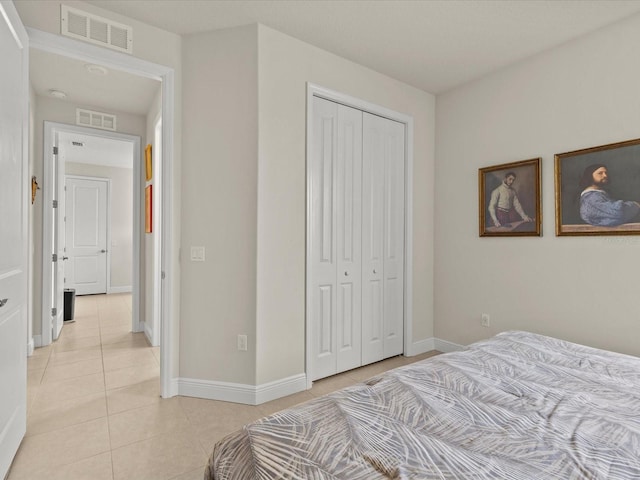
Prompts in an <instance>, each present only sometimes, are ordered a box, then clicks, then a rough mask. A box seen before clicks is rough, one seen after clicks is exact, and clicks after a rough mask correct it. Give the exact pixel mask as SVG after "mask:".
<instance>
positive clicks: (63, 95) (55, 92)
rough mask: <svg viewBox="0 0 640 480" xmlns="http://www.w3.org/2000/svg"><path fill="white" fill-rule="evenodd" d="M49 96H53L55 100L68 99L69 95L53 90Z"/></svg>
mask: <svg viewBox="0 0 640 480" xmlns="http://www.w3.org/2000/svg"><path fill="white" fill-rule="evenodd" d="M49 95H51V96H52V97H54V98H67V94H66V93H64V92H63V91H62V90H55V89H51V90H49Z"/></svg>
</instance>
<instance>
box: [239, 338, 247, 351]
mask: <svg viewBox="0 0 640 480" xmlns="http://www.w3.org/2000/svg"><path fill="white" fill-rule="evenodd" d="M238 350H242V351H244V352H246V351H247V336H246V335H238Z"/></svg>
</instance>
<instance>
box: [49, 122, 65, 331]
mask: <svg viewBox="0 0 640 480" xmlns="http://www.w3.org/2000/svg"><path fill="white" fill-rule="evenodd" d="M58 144H59V142H58V134H57V133H56V134H55V138H54V150H53V156H52V163H53V173H54V177H53V178H55V179H57V181H56V182H55V183H54V188H53V206H52V210H51V214H52V215H53V223H52V225H53V234H52V236H51V240H52V243H53V244H52V246H51V247H52V249H51V251H52V252H53V258H52V260H51V261H52V266H51V275H52V278H51V280H52V286H53V288H52V291H51V306H52V310H51V317H52V318H51V327H52V329H51V336H52V339H53V340H57V339H58V337H59V336H60V331H61V330H62V325H63V323H64V270H65V262H64V259H65V258H66V256H65V253H64V247H65V236H66V229H65V227H64V222H65V194H64V160H62V159H61V158H60V155H58Z"/></svg>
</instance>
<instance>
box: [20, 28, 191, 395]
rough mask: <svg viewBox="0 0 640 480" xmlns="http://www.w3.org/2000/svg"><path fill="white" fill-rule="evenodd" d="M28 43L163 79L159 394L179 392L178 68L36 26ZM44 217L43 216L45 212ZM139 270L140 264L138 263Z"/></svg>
mask: <svg viewBox="0 0 640 480" xmlns="http://www.w3.org/2000/svg"><path fill="white" fill-rule="evenodd" d="M26 30H27V34H28V36H29V42H30V43H29V46H30V47H31V48H35V49H37V50H42V51H45V52H48V53H54V54H57V55H61V56H64V57H69V58H74V59H77V60H81V61H84V62H88V63H95V64H99V65H103V66H105V67H107V68H113V69H116V70H121V71H124V72H126V73H129V74H132V75H138V76H142V77H146V78H151V79H154V80H158V81H160V82H161V89H162V108H161V115H162V119H163V121H162V151H163V154H164V155H163V156H164V159H163V160H164V161H163V162H162V166H161V168H162V177H163V179H164V184H163V192H162V211H163V222H162V231H161V232H159V234H160V235H159V236H160V242H161V257H162V271H158V272H155V274H156V275H159V276H160V281H159V283H160V284H161V286H162V288H161V289H160V291H154V295H158V296H159V298H160V299H161V300H160V304H161V311H160V318H159V319H158V321H159V324H160V330H161V338H160V395H161V396H162V397H164V398H168V397H173V396H175V395H177V393H178V391H177V390H178V388H177V379H176V376H174V374H173V372H172V369H173V366H174V364H175V359H177V355H178V352H177V351H174V349H175V350H177V348H178V347H177V345H174V343H176V342H175V341H174V338H173V336H174V328H173V314H172V309H173V301H174V300H173V295H172V293H173V290H174V287H173V278H174V275H173V270H174V265H175V264H176V263H177V262H176V261H175V258H174V253H173V252H174V245H173V233H172V232H173V225H172V213H173V208H172V204H173V164H174V158H173V157H174V123H175V71H174V69H173V68H171V67H168V66H165V65H160V64H156V63H153V62H149V61H147V60H143V59H141V58H137V57H133V56H130V55H126V54H124V53H120V52H115V51H111V50H107V49H104V48H101V47H97V46H94V45H90V44H88V43H84V42H81V41H79V40H74V39H71V38H67V37H63V36H61V35H56V34H52V33H48V32H44V31H42V30H37V29H34V28H28V27H27V28H26ZM43 217H44V216H43ZM138 270H139V266H138Z"/></svg>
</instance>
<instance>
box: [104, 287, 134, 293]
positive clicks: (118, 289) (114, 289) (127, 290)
mask: <svg viewBox="0 0 640 480" xmlns="http://www.w3.org/2000/svg"><path fill="white" fill-rule="evenodd" d="M131 292H133V288H132V287H131V285H125V286H124V287H109V288H108V291H107V293H131Z"/></svg>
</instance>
